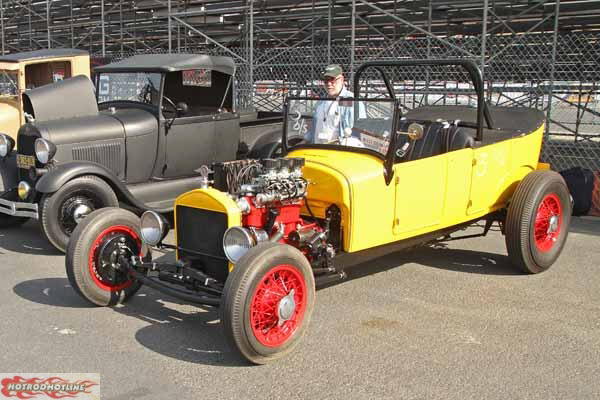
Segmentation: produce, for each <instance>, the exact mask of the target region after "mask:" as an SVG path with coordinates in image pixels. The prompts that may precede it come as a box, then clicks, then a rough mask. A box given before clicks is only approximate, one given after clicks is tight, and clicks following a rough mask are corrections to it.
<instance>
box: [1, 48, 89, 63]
mask: <svg viewBox="0 0 600 400" xmlns="http://www.w3.org/2000/svg"><path fill="white" fill-rule="evenodd" d="M87 54H88V52H87V51H85V50H77V49H44V50H35V51H25V52H22V53H13V54H5V55H3V56H0V62H14V63H17V62H21V61H31V60H35V59H38V58H50V57H72V56H83V55H87Z"/></svg>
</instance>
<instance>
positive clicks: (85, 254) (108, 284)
mask: <svg viewBox="0 0 600 400" xmlns="http://www.w3.org/2000/svg"><path fill="white" fill-rule="evenodd" d="M139 224H140V219H139V218H138V217H137V216H136V215H135V214H133V213H132V212H130V211H127V210H123V209H120V208H106V209H103V210H96V211H94V212H93V213H92V214H90V215H89V216H88V217H87V218H86V219H85V220H84V221H83V222H82V223H81V224H79V225H77V228H75V231H74V232H73V236H72V239H73V240H71V241H70V243H69V246H68V248H67V256H66V262H65V266H66V270H67V277H68V278H69V282H70V283H71V286H72V287H73V289H75V291H76V292H77V293H79V294H80V295H81V296H82V297H83V298H84V299H86V300H88V301H89V302H90V303H92V304H95V305H97V306H112V305H115V304H119V303H123V302H125V301H127V300H128V299H129V298H130V297H131V296H133V295H134V294H135V293H136V292H137V291H138V290H139V288H140V286H141V283H140V282H139V281H137V280H135V279H133V278H132V277H131V276H130V275H129V274H128V273H127V271H126V269H125V267H124V266H123V265H122V264H121V262H120V261H121V260H123V259H126V260H129V259H131V257H132V256H140V257H143V258H144V259H145V260H146V261H148V260H149V258H150V254H149V251H148V249H147V248H146V246H144V245H143V244H142V241H141V239H140V237H141V236H140V227H139Z"/></svg>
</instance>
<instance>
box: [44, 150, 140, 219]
mask: <svg viewBox="0 0 600 400" xmlns="http://www.w3.org/2000/svg"><path fill="white" fill-rule="evenodd" d="M83 175H95V176H97V177H99V178H101V179H103V180H104V181H105V182H106V183H108V184H109V185H110V187H111V188H112V189H113V190H114V191H115V194H116V195H117V197H118V198H119V200H120V201H123V202H125V203H127V204H129V205H131V206H133V207H135V208H137V209H140V210H146V209H148V207H146V205H144V204H143V203H142V202H140V201H139V200H137V199H136V198H135V197H134V196H133V195H132V194H131V192H130V191H129V190H128V189H127V187H126V186H125V185H124V184H123V182H121V181H120V180H119V178H117V176H116V175H115V174H114V173H112V172H111V171H110V170H108V169H107V168H106V167H104V166H102V165H100V164H97V163H94V162H90V161H73V162H67V163H64V164H59V165H57V166H55V167H53V168H51V169H49V170H48V172H46V173H45V174H44V175H42V177H41V178H40V179H39V180H38V181H37V183H36V185H35V190H36V191H37V192H38V193H54V192H56V191H57V190H58V189H60V188H61V187H62V186H63V185H65V184H66V183H67V182H69V181H71V180H72V179H75V178H77V177H79V176H83Z"/></svg>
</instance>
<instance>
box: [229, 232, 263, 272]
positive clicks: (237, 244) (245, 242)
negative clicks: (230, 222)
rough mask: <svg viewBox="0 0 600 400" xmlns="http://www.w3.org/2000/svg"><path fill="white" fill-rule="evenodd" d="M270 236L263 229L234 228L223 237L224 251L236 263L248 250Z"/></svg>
mask: <svg viewBox="0 0 600 400" xmlns="http://www.w3.org/2000/svg"><path fill="white" fill-rule="evenodd" d="M268 238H269V236H268V235H267V233H266V232H265V231H263V230H262V229H255V230H250V229H246V228H243V227H241V226H232V227H231V228H229V229H227V230H226V231H225V235H223V250H224V251H225V256H227V259H228V260H229V261H231V262H232V263H234V264H235V263H236V262H238V261H239V259H240V258H242V256H243V255H244V254H246V252H247V251H248V250H250V249H251V248H252V247H254V246H256V245H257V244H258V243H259V242H263V241H265V240H268Z"/></svg>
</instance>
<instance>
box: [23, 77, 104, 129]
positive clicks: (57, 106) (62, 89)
mask: <svg viewBox="0 0 600 400" xmlns="http://www.w3.org/2000/svg"><path fill="white" fill-rule="evenodd" d="M23 111H25V112H26V113H28V114H31V115H33V117H34V118H35V121H36V122H41V121H53V120H58V119H65V118H78V117H89V116H95V115H98V105H97V104H96V95H95V94H94V85H93V84H92V81H90V79H89V78H88V77H86V76H84V75H78V76H75V77H73V78H69V79H65V80H63V81H59V82H56V83H52V84H49V85H44V86H41V87H39V88H36V89H31V90H27V91H25V92H24V93H23Z"/></svg>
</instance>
